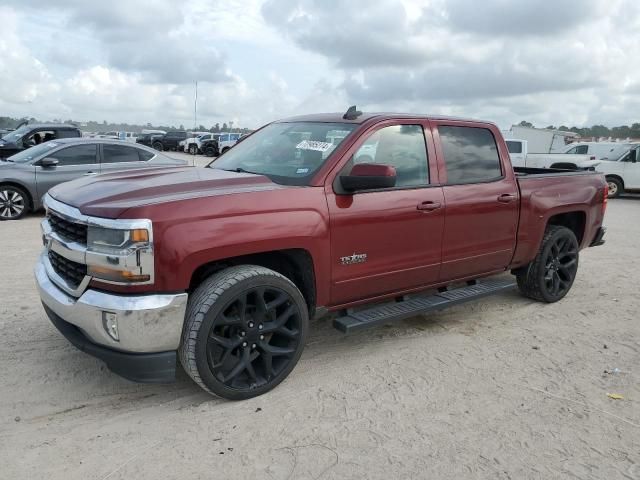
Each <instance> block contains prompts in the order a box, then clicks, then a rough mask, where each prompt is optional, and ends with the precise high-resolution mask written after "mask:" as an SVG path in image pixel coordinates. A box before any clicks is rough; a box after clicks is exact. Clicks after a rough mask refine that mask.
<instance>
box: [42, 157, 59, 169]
mask: <svg viewBox="0 0 640 480" xmlns="http://www.w3.org/2000/svg"><path fill="white" fill-rule="evenodd" d="M58 163H60V162H59V161H58V159H57V158H53V157H47V158H43V159H42V160H40V161H39V162H38V165H40V166H41V167H44V168H48V167H55V166H56V165H58Z"/></svg>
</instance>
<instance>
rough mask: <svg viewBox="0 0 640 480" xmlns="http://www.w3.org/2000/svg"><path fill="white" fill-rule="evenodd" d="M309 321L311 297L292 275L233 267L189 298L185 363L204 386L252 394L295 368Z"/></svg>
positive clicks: (228, 394)
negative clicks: (309, 300)
mask: <svg viewBox="0 0 640 480" xmlns="http://www.w3.org/2000/svg"><path fill="white" fill-rule="evenodd" d="M308 325H309V313H308V310H307V305H306V303H305V300H304V298H303V296H302V294H301V293H300V291H299V290H298V288H297V287H296V286H295V285H294V284H293V282H291V281H290V280H289V279H288V278H286V277H284V276H283V275H280V274H279V273H277V272H274V271H273V270H269V269H267V268H264V267H259V266H255V265H241V266H235V267H230V268H227V269H225V270H222V271H221V272H218V273H216V274H214V275H212V276H210V277H209V278H208V279H207V280H205V281H204V282H203V283H202V284H201V285H200V286H199V287H198V288H197V289H196V290H195V292H194V293H193V295H192V296H191V297H190V298H189V303H188V306H187V313H186V318H185V326H184V330H183V334H182V344H181V347H180V351H179V354H180V362H181V363H182V366H183V368H184V369H185V371H186V372H187V374H188V375H189V376H190V377H191V378H192V379H193V380H194V381H195V382H196V383H197V384H198V385H200V387H202V388H203V389H204V390H206V391H208V392H210V393H214V394H216V395H218V396H220V397H223V398H226V399H229V400H244V399H247V398H252V397H255V396H258V395H262V394H263V393H266V392H268V391H269V390H271V389H273V388H275V387H276V386H277V385H278V384H279V383H280V382H282V381H283V380H284V379H285V378H286V377H287V375H289V373H290V372H291V371H292V370H293V368H294V367H295V366H296V364H297V363H298V360H299V359H300V355H301V354H302V350H303V348H304V343H305V340H306V336H307V331H308V328H309V327H308Z"/></svg>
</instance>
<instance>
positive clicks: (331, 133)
mask: <svg viewBox="0 0 640 480" xmlns="http://www.w3.org/2000/svg"><path fill="white" fill-rule="evenodd" d="M355 128H356V125H354V124H349V123H320V122H317V123H316V122H293V123H272V124H271V125H267V126H266V127H264V128H263V129H261V130H259V131H257V132H256V133H254V134H253V135H251V136H249V137H247V139H246V140H243V141H242V142H240V143H238V144H237V145H236V146H234V147H233V148H232V149H231V150H229V151H228V152H227V153H225V154H224V155H223V156H221V157H220V159H218V160H215V161H213V162H212V163H210V164H209V165H208V166H209V168H217V169H220V170H229V171H234V172H249V173H256V174H260V175H266V176H267V177H269V178H270V179H271V180H272V181H274V182H276V183H281V184H284V185H307V184H308V182H309V180H310V179H311V177H312V176H313V174H314V173H315V172H316V171H317V170H318V169H319V168H320V167H321V166H322V165H323V164H324V162H325V161H326V160H327V158H329V156H330V155H331V153H332V152H333V151H334V150H335V148H336V147H337V146H338V145H340V143H342V141H343V140H344V139H345V137H346V136H347V135H349V133H351V132H352V131H353V130H354V129H355Z"/></svg>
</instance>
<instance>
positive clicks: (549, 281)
mask: <svg viewBox="0 0 640 480" xmlns="http://www.w3.org/2000/svg"><path fill="white" fill-rule="evenodd" d="M578 248H579V245H578V240H577V239H576V236H575V234H574V233H573V232H572V231H571V230H569V229H568V228H567V227H562V226H558V225H549V226H548V227H547V229H546V231H545V234H544V238H543V239H542V244H541V245H540V251H539V252H538V254H537V255H536V258H534V259H533V261H532V262H531V263H530V264H529V265H528V266H526V267H524V268H523V269H521V270H520V271H518V273H516V279H517V281H518V287H519V288H520V291H521V292H522V294H523V295H525V296H526V297H529V298H532V299H534V300H538V301H540V302H546V303H554V302H557V301H558V300H560V299H562V298H564V296H565V295H566V294H567V293H569V290H571V286H572V285H573V281H574V280H575V278H576V273H577V272H578V260H579V251H578Z"/></svg>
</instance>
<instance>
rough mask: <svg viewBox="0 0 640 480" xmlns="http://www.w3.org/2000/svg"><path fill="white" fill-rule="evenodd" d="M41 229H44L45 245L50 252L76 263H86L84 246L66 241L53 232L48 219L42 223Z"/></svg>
mask: <svg viewBox="0 0 640 480" xmlns="http://www.w3.org/2000/svg"><path fill="white" fill-rule="evenodd" d="M40 228H41V229H42V235H43V237H44V241H45V244H46V246H47V247H48V248H49V249H50V250H53V251H54V252H56V253H57V254H59V255H62V256H63V257H65V258H68V259H69V260H72V261H74V262H76V263H85V253H86V250H87V249H86V247H85V246H84V245H83V244H81V243H78V242H68V241H66V240H64V239H63V238H62V237H60V235H58V234H57V233H56V232H54V231H53V229H52V228H51V225H50V224H49V221H48V220H47V219H44V220H43V221H42V222H40Z"/></svg>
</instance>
